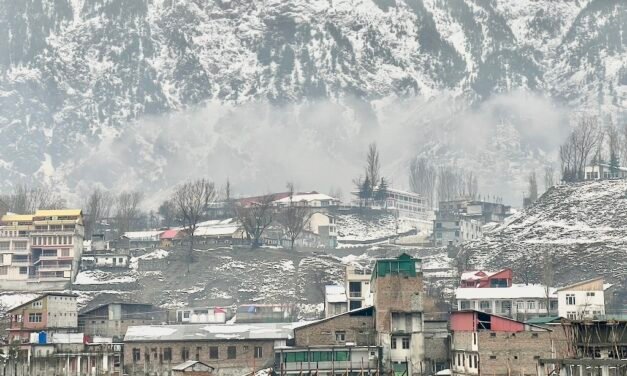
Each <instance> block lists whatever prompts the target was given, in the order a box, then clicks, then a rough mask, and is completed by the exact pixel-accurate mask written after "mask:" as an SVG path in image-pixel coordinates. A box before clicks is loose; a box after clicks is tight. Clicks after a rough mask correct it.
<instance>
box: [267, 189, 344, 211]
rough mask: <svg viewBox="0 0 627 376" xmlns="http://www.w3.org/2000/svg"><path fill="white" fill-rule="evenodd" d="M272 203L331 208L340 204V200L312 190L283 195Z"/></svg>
mask: <svg viewBox="0 0 627 376" xmlns="http://www.w3.org/2000/svg"><path fill="white" fill-rule="evenodd" d="M272 204H273V205H275V206H278V207H286V206H289V205H296V206H307V207H311V208H329V207H334V206H338V205H339V204H340V200H338V199H337V198H334V197H331V196H328V195H325V194H323V193H318V192H316V191H312V192H302V193H295V194H293V195H291V196H289V195H288V196H286V197H281V198H279V199H277V200H275V201H274V202H273V203H272Z"/></svg>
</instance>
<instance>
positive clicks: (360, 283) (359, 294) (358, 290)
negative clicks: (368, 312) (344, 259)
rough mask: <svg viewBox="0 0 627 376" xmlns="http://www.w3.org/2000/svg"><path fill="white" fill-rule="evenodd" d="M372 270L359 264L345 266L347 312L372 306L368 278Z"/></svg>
mask: <svg viewBox="0 0 627 376" xmlns="http://www.w3.org/2000/svg"><path fill="white" fill-rule="evenodd" d="M371 277H372V269H370V268H369V267H366V266H361V265H359V264H349V265H347V266H346V296H347V298H348V310H349V311H352V310H355V309H359V308H363V307H368V306H371V305H372V304H373V300H372V292H371V291H370V278H371Z"/></svg>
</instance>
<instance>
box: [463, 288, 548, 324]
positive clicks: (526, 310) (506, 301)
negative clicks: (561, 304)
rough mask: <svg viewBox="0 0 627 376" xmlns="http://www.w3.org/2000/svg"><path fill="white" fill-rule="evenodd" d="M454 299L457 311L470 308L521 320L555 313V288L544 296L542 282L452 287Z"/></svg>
mask: <svg viewBox="0 0 627 376" xmlns="http://www.w3.org/2000/svg"><path fill="white" fill-rule="evenodd" d="M455 299H456V300H457V309H458V310H460V311H464V310H469V309H472V310H477V311H481V312H485V313H490V314H497V315H502V316H507V317H511V318H515V319H517V320H522V321H525V320H528V319H531V318H534V317H538V316H555V315H557V313H558V303H557V295H556V294H555V289H554V288H549V289H548V297H547V289H546V287H545V286H543V285H512V286H511V287H502V288H481V287H474V288H472V287H459V288H457V289H455ZM547 300H548V307H547ZM547 308H548V309H547Z"/></svg>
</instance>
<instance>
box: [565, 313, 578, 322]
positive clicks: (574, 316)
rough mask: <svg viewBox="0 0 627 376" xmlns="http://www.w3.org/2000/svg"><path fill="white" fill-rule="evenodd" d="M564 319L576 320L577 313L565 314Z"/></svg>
mask: <svg viewBox="0 0 627 376" xmlns="http://www.w3.org/2000/svg"><path fill="white" fill-rule="evenodd" d="M566 318H567V319H570V320H574V319H576V318H577V312H566Z"/></svg>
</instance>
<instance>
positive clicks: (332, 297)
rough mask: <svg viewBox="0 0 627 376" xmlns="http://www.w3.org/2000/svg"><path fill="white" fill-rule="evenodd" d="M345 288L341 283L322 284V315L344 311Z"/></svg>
mask: <svg viewBox="0 0 627 376" xmlns="http://www.w3.org/2000/svg"><path fill="white" fill-rule="evenodd" d="M346 302H347V299H346V289H345V288H344V286H342V285H327V286H324V317H331V316H335V315H339V314H342V313H344V312H346V309H347V304H346Z"/></svg>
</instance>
